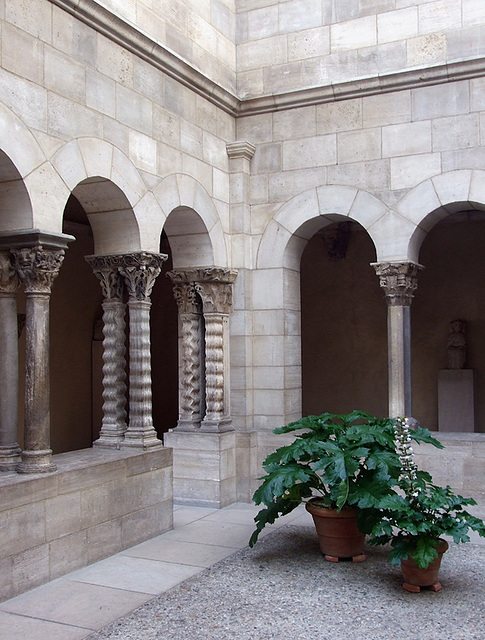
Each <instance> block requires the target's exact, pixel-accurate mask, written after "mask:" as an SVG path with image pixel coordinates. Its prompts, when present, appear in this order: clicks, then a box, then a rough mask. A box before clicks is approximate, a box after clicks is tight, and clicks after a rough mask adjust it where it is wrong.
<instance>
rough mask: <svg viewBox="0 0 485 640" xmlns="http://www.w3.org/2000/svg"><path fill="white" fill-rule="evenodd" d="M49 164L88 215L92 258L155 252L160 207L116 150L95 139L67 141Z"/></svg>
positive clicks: (124, 156)
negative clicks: (93, 246)
mask: <svg viewBox="0 0 485 640" xmlns="http://www.w3.org/2000/svg"><path fill="white" fill-rule="evenodd" d="M52 164H53V166H54V168H55V170H56V172H57V173H58V174H59V176H60V177H61V179H62V181H63V183H64V185H65V187H66V189H67V192H68V193H72V194H73V195H74V196H75V197H76V198H77V199H78V200H79V202H80V203H81V205H82V206H83V208H84V210H85V211H86V214H87V216H88V220H89V222H90V225H91V227H92V230H93V235H94V244H95V252H96V253H98V254H120V253H129V252H133V251H153V252H158V251H159V243H160V233H161V228H162V213H161V211H160V207H159V205H158V202H157V201H156V199H155V198H154V197H153V195H152V194H151V193H150V192H149V191H148V190H147V187H146V185H145V183H144V182H143V179H142V177H141V176H140V174H139V172H138V170H137V169H136V167H135V166H134V165H133V163H132V162H131V161H130V160H129V158H127V156H126V155H125V154H124V153H122V152H121V151H120V150H119V149H118V148H117V147H115V146H113V145H112V144H110V143H108V142H106V141H104V140H99V139H97V138H79V139H76V140H71V141H70V142H68V143H66V144H65V145H63V146H62V147H61V148H60V149H59V150H58V151H57V152H56V153H55V154H54V155H53V157H52ZM66 200H67V198H66ZM64 205H65V202H64Z"/></svg>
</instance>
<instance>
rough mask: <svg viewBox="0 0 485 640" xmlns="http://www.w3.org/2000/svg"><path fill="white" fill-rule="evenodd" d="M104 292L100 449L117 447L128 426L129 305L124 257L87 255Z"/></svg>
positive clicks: (97, 444)
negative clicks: (122, 267)
mask: <svg viewBox="0 0 485 640" xmlns="http://www.w3.org/2000/svg"><path fill="white" fill-rule="evenodd" d="M86 261H87V262H88V263H89V265H90V266H91V267H92V269H93V271H94V275H95V276H96V277H97V278H98V280H99V281H100V284H101V288H102V290H103V305H102V306H103V418H102V424H101V431H100V433H99V438H98V440H96V441H95V442H94V444H95V445H96V446H100V447H117V448H119V446H120V443H121V442H122V441H123V439H124V437H125V431H126V428H127V425H126V390H127V387H126V357H125V354H126V347H125V340H126V323H125V313H126V305H125V303H124V302H123V293H124V285H123V278H122V276H121V275H120V273H119V272H118V267H119V265H120V261H121V257H120V256H87V257H86Z"/></svg>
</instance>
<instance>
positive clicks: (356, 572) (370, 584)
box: [90, 526, 485, 640]
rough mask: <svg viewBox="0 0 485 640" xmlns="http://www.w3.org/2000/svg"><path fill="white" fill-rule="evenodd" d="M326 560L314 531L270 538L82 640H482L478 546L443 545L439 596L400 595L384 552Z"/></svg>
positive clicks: (483, 592)
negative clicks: (355, 560)
mask: <svg viewBox="0 0 485 640" xmlns="http://www.w3.org/2000/svg"><path fill="white" fill-rule="evenodd" d="M366 553H367V560H366V561H365V562H364V563H362V564H353V563H351V562H339V563H338V564H334V563H331V562H326V561H325V560H324V559H323V556H322V555H321V554H320V551H319V548H318V543H317V541H316V535H315V531H314V529H312V528H310V527H292V526H288V527H285V528H284V529H282V530H280V531H278V532H276V533H274V534H271V535H269V536H267V537H265V538H263V539H262V540H260V541H259V542H258V544H257V545H256V546H255V547H254V549H244V550H242V551H239V552H237V553H235V554H234V555H233V556H231V557H229V558H227V559H226V560H223V561H222V562H220V563H218V564H216V565H214V566H213V567H212V568H211V569H208V570H207V571H205V572H204V573H202V574H200V575H199V576H197V577H195V578H191V579H189V580H187V581H185V582H184V583H182V584H181V585H179V586H178V587H176V588H174V589H171V590H170V591H168V592H167V593H165V594H162V595H160V596H158V597H156V598H154V599H153V600H151V601H150V602H148V603H147V604H145V605H144V606H142V607H140V608H139V609H137V610H135V611H133V612H132V613H131V614H129V615H127V616H125V617H124V618H122V619H120V620H118V621H117V622H115V623H113V624H111V625H110V626H109V627H106V628H105V629H104V630H102V631H100V632H97V633H94V634H93V635H92V636H90V640H95V639H96V640H115V639H116V640H187V639H190V640H199V639H200V640H202V639H203V640H225V639H228V640H269V639H272V638H277V639H278V640H287V639H292V640H296V639H298V640H327V639H328V640H330V639H331V640H391V639H397V640H462V639H463V640H485V572H484V569H483V566H484V561H485V546H483V545H473V544H465V545H453V544H452V545H450V549H449V551H448V552H447V553H446V554H445V555H444V557H443V562H442V565H441V571H440V581H441V583H442V585H443V589H442V591H440V592H438V593H433V592H431V591H422V592H421V593H408V592H406V591H404V590H403V589H402V587H401V583H402V580H401V574H400V570H399V569H397V568H394V567H392V566H391V565H390V564H389V562H388V560H387V555H386V551H385V549H373V548H368V549H367V550H366Z"/></svg>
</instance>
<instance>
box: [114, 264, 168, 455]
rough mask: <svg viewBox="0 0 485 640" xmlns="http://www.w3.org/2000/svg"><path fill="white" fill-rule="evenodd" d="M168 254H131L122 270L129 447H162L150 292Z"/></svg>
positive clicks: (121, 266) (126, 438)
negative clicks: (127, 333) (155, 410)
mask: <svg viewBox="0 0 485 640" xmlns="http://www.w3.org/2000/svg"><path fill="white" fill-rule="evenodd" d="M167 257H168V256H166V255H164V254H155V253H147V252H143V253H132V254H127V255H124V256H122V259H121V262H120V266H119V269H118V270H119V273H120V274H121V275H122V276H123V278H124V280H125V284H126V288H127V290H128V309H129V320H130V341H129V349H130V352H129V360H130V385H129V386H130V393H129V400H130V419H129V424H128V429H127V430H126V432H125V439H124V441H123V445H124V446H128V447H140V448H143V449H148V448H153V447H161V446H162V442H161V440H159V439H158V438H157V432H156V431H155V428H154V426H153V417H152V371H151V353H150V307H151V301H150V295H151V292H152V289H153V285H154V284H155V280H156V278H157V277H158V275H159V274H160V271H161V268H162V263H163V261H164V260H166V259H167Z"/></svg>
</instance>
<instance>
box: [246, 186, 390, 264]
mask: <svg viewBox="0 0 485 640" xmlns="http://www.w3.org/2000/svg"><path fill="white" fill-rule="evenodd" d="M388 212H389V210H388V208H387V207H386V205H385V204H384V203H382V202H381V201H380V200H379V199H378V198H376V197H375V196H373V195H371V194H370V193H368V192H366V191H363V190H362V189H357V188H355V187H349V186H343V185H329V186H322V187H316V188H313V189H308V190H307V191H304V192H303V193H301V194H299V195H297V196H295V197H294V198H292V199H291V200H290V201H289V202H288V203H286V204H285V205H284V206H283V207H282V208H281V209H280V210H279V211H278V213H277V214H276V215H275V216H274V218H273V219H272V220H271V221H270V222H269V224H268V226H267V227H266V230H265V232H264V234H263V237H262V239H261V243H260V246H259V250H258V254H257V259H256V266H257V267H258V268H266V269H267V268H277V267H280V266H286V267H291V268H297V265H298V264H299V260H300V258H301V254H302V252H303V249H304V247H305V245H306V242H307V241H308V240H309V238H311V237H312V236H313V234H314V233H315V232H316V231H318V230H319V229H321V228H322V226H325V225H326V224H331V223H332V222H334V221H335V220H339V219H344V218H346V219H350V220H354V221H355V222H358V223H359V224H360V225H361V226H362V227H363V228H364V229H365V230H366V231H367V232H368V233H369V235H370V236H371V238H372V240H373V242H374V244H376V238H375V237H374V233H373V226H374V225H375V224H376V222H377V221H379V220H380V219H381V218H383V217H384V216H386V214H388ZM377 237H379V236H378V235H377ZM377 252H378V253H379V251H377Z"/></svg>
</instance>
